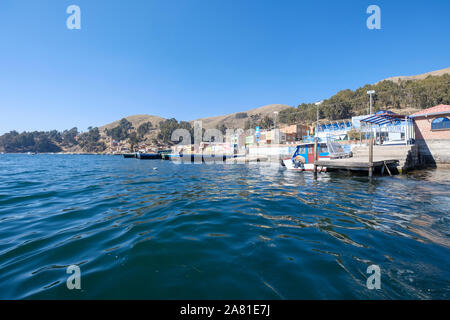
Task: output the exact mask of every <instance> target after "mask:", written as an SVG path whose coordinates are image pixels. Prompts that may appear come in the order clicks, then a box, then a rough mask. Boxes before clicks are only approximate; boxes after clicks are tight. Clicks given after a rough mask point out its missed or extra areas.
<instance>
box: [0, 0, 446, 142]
mask: <svg viewBox="0 0 450 320" xmlns="http://www.w3.org/2000/svg"><path fill="white" fill-rule="evenodd" d="M72 4H76V5H78V6H80V8H81V13H82V17H81V27H82V29H81V30H68V29H67V28H66V19H67V17H68V16H69V15H68V14H67V13H66V8H67V7H68V6H69V5H72ZM371 4H376V5H378V6H379V7H380V8H381V15H382V16H381V25H382V29H381V30H369V29H367V27H366V19H367V18H368V16H369V15H368V14H366V9H367V7H368V6H369V5H371ZM0 8H1V10H0V26H1V27H0V39H1V41H0V110H1V113H0V133H4V132H7V131H10V130H13V129H15V130H18V131H23V130H27V131H29V130H50V129H58V130H62V129H66V128H71V127H74V126H77V127H78V128H79V129H81V130H85V129H86V128H87V127H88V126H101V125H103V124H106V123H109V122H111V121H114V120H117V119H120V118H122V117H124V116H127V115H132V114H152V115H159V116H162V117H165V118H170V117H175V118H177V119H178V120H192V119H195V118H199V117H207V116H215V115H221V114H227V113H232V112H237V111H244V110H249V109H252V108H256V107H260V106H263V105H266V104H272V103H282V104H288V105H298V104H299V103H301V102H314V101H318V100H322V99H326V98H328V97H330V96H331V95H333V94H334V93H336V92H337V91H339V90H342V89H346V88H350V89H355V88H357V87H360V86H362V85H364V84H366V83H374V82H377V81H379V80H381V79H384V78H386V77H390V76H395V75H412V74H419V73H424V72H428V71H432V70H437V69H442V68H446V67H449V66H450V41H449V39H450V22H449V21H450V19H449V18H448V14H449V13H450V1H448V0H440V1H438V0H428V1H414V0H409V1H402V0H396V1H379V0H373V1H372V0H370V1H356V0H355V1H350V0H342V1H324V0H321V1H312V0H311V1H301V0H292V1H288V0H128V1H125V0H121V1H119V0H95V1H92V0H70V1H66V0H46V1H45V0H27V1H24V0H3V1H2V2H1V4H0Z"/></svg>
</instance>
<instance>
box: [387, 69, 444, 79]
mask: <svg viewBox="0 0 450 320" xmlns="http://www.w3.org/2000/svg"><path fill="white" fill-rule="evenodd" d="M444 74H450V68H445V69H441V70H436V71H431V72H427V73H423V74H419V75H415V76H397V77H391V78H387V79H384V80H387V81H393V82H395V83H397V82H399V81H401V80H402V81H406V80H423V79H425V78H426V77H428V76H442V75H444Z"/></svg>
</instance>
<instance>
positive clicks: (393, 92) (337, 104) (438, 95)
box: [279, 74, 450, 124]
mask: <svg viewBox="0 0 450 320" xmlns="http://www.w3.org/2000/svg"><path fill="white" fill-rule="evenodd" d="M368 90H375V95H374V96H373V111H378V110H385V109H406V108H414V109H426V108H429V107H433V106H435V105H439V104H450V75H448V74H445V75H442V76H428V77H427V78H425V79H422V80H407V81H405V80H400V81H399V82H393V81H390V80H384V81H381V82H379V83H377V84H374V85H369V84H367V85H365V86H363V87H361V88H358V89H356V90H355V91H352V90H350V89H347V90H342V91H339V92H338V93H337V94H335V95H334V96H332V97H331V98H329V99H327V100H324V101H323V102H322V104H320V106H319V117H320V119H328V120H340V119H349V118H351V117H352V116H358V115H364V114H368V113H369V96H368V95H367V91H368ZM316 112H317V106H316V105H315V104H314V103H302V104H300V105H298V106H297V107H296V108H290V109H285V110H282V111H280V112H279V120H280V122H282V123H286V124H295V123H311V122H314V121H315V120H316Z"/></svg>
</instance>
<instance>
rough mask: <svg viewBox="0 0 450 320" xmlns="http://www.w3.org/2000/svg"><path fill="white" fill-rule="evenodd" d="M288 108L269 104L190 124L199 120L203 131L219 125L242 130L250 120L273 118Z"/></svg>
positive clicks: (202, 119) (282, 105) (283, 105)
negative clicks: (275, 114) (276, 113)
mask: <svg viewBox="0 0 450 320" xmlns="http://www.w3.org/2000/svg"><path fill="white" fill-rule="evenodd" d="M289 108H292V107H290V106H288V105H285V104H269V105H266V106H262V107H259V108H256V109H251V110H248V111H242V112H235V113H231V114H226V115H223V116H217V117H209V118H201V119H197V120H192V121H190V122H191V123H192V124H193V122H194V121H200V120H201V121H202V125H203V128H205V129H211V128H218V127H219V126H221V125H225V127H227V128H229V129H238V128H244V126H245V122H246V121H248V120H250V119H252V120H260V119H262V118H264V117H265V116H270V117H273V116H274V112H280V111H282V110H286V109H289Z"/></svg>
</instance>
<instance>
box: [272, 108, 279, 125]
mask: <svg viewBox="0 0 450 320" xmlns="http://www.w3.org/2000/svg"><path fill="white" fill-rule="evenodd" d="M273 114H274V119H275V120H274V124H273V128H274V129H276V128H277V116H278V111H274V112H273Z"/></svg>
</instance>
